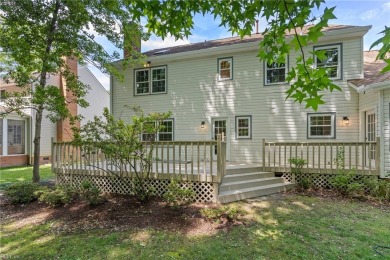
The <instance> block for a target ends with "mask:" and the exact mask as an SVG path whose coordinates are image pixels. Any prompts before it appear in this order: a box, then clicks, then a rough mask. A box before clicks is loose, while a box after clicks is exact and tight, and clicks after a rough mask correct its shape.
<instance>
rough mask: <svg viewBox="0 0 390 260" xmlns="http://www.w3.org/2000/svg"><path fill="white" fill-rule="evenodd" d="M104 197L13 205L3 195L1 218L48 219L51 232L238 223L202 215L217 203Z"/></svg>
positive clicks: (210, 227) (212, 227) (200, 229)
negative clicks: (93, 201) (51, 204)
mask: <svg viewBox="0 0 390 260" xmlns="http://www.w3.org/2000/svg"><path fill="white" fill-rule="evenodd" d="M106 198H107V201H106V202H104V203H103V204H101V205H98V206H89V205H88V204H86V203H85V202H84V201H82V200H80V199H75V200H74V201H73V202H72V203H70V204H69V205H64V206H60V207H56V208H51V207H48V206H47V205H46V204H44V203H40V202H38V201H35V202H31V203H29V204H25V205H13V204H11V203H9V201H8V200H7V199H6V198H4V197H3V198H2V199H1V202H0V207H1V212H0V221H1V222H2V223H4V222H8V221H15V223H16V225H19V226H20V227H23V226H26V225H31V224H43V223H51V229H52V230H53V231H54V232H57V231H58V232H78V231H83V230H90V229H111V230H114V231H121V230H128V229H149V228H150V229H156V230H170V231H173V232H175V231H177V232H180V233H185V234H189V235H201V234H214V233H216V232H217V231H219V230H221V229H222V230H225V231H227V230H229V229H230V228H231V227H232V226H234V225H237V223H234V222H229V221H222V222H214V221H208V220H206V219H204V218H203V217H202V216H201V214H200V209H202V208H205V207H216V206H217V205H216V204H211V203H210V204H206V203H194V204H191V205H190V206H186V207H181V208H178V209H173V208H171V207H168V206H166V204H165V203H164V202H163V201H161V200H160V199H158V198H156V199H152V200H150V201H148V202H143V203H141V202H139V201H137V200H136V199H135V198H134V197H132V196H125V195H118V194H110V195H106ZM239 224H241V223H239ZM13 225H15V224H13Z"/></svg>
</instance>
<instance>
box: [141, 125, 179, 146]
mask: <svg viewBox="0 0 390 260" xmlns="http://www.w3.org/2000/svg"><path fill="white" fill-rule="evenodd" d="M173 122H174V120H173V119H167V120H164V121H163V122H161V123H160V124H161V126H162V127H161V129H160V130H159V131H157V132H156V133H143V134H142V141H149V142H150V141H173V129H174V123H173ZM145 124H149V126H150V127H152V128H155V127H157V125H156V124H157V122H147V123H145Z"/></svg>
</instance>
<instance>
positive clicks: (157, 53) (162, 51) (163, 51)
mask: <svg viewBox="0 0 390 260" xmlns="http://www.w3.org/2000/svg"><path fill="white" fill-rule="evenodd" d="M167 51H168V49H167V50H161V51H156V52H155V53H153V55H160V54H164V53H166V52H167Z"/></svg>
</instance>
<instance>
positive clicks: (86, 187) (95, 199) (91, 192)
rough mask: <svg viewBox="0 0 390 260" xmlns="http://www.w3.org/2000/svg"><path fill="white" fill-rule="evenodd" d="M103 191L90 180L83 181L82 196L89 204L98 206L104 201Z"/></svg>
mask: <svg viewBox="0 0 390 260" xmlns="http://www.w3.org/2000/svg"><path fill="white" fill-rule="evenodd" d="M101 195H102V192H101V191H100V189H99V188H98V187H96V186H95V185H94V184H92V183H91V182H90V181H84V182H83V183H81V190H80V196H81V198H82V199H83V200H85V201H86V202H87V203H88V204H89V205H92V206H96V205H99V204H101V203H102V202H103V198H102V196H101Z"/></svg>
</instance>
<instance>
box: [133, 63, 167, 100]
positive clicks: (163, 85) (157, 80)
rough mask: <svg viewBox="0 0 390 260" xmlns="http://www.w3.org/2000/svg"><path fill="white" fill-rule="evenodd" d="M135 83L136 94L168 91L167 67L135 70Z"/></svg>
mask: <svg viewBox="0 0 390 260" xmlns="http://www.w3.org/2000/svg"><path fill="white" fill-rule="evenodd" d="M134 85H135V95H148V94H162V93H167V67H166V66H160V67H154V68H147V69H138V70H135V71H134Z"/></svg>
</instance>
